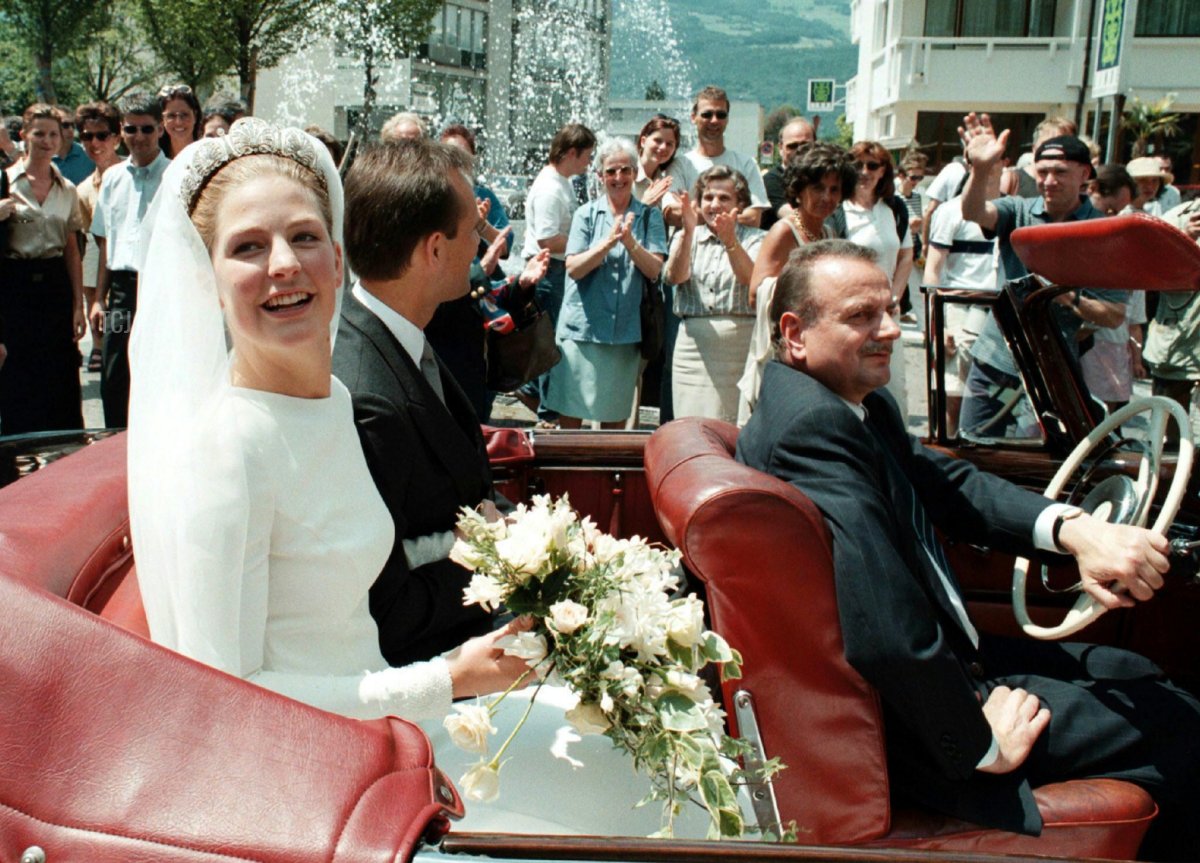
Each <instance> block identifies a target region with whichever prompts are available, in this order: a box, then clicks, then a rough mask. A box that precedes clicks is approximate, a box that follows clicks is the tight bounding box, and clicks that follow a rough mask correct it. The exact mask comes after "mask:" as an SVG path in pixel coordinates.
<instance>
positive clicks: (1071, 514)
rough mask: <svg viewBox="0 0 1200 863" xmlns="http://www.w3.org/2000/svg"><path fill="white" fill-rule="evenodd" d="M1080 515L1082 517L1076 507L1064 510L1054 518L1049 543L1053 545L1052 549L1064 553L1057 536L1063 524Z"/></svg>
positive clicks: (1064, 550) (1081, 513)
mask: <svg viewBox="0 0 1200 863" xmlns="http://www.w3.org/2000/svg"><path fill="white" fill-rule="evenodd" d="M1081 515H1083V510H1081V509H1080V508H1079V507H1077V506H1072V507H1068V508H1067V509H1064V510H1063V511H1062V512H1060V513H1059V514H1058V515H1057V516H1055V518H1054V527H1052V528H1051V529H1050V541H1051V542H1053V543H1054V547H1055V548H1057V549H1058V550H1059V551H1061V552H1063V553H1066V549H1065V548H1063V546H1062V543H1061V542H1059V539H1058V534H1059V532H1060V531H1062V526H1063V523H1064V522H1067V521H1070V520H1071V519H1073V518H1079V516H1081Z"/></svg>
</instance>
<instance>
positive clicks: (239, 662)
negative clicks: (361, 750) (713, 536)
mask: <svg viewBox="0 0 1200 863" xmlns="http://www.w3.org/2000/svg"><path fill="white" fill-rule="evenodd" d="M153 206H154V212H153V213H152V214H151V217H150V218H149V219H147V224H148V225H149V226H150V227H149V229H148V233H147V235H146V237H145V238H144V239H143V248H144V249H146V250H147V252H146V256H145V260H144V262H143V266H142V268H141V278H140V282H139V293H140V294H141V296H140V297H139V309H138V320H137V326H136V327H135V329H134V332H133V335H132V342H131V363H132V370H133V372H132V390H131V398H130V415H129V510H130V520H131V524H132V533H133V544H134V553H135V557H136V560H137V575H138V583H139V586H140V589H141V593H142V598H143V602H144V605H145V609H146V616H147V620H148V622H149V625H150V632H151V636H152V637H153V638H154V640H155V641H157V642H159V643H160V644H163V645H166V646H167V647H170V648H172V649H173V650H176V651H178V652H180V653H183V654H185V655H187V656H190V657H192V658H193V659H196V660H199V661H201V662H204V663H207V664H209V665H212V666H214V667H216V668H219V669H222V670H224V671H226V672H228V673H230V674H234V675H237V676H239V677H242V678H245V679H247V680H250V681H252V682H254V683H257V684H259V685H261V686H264V687H267V688H269V689H273V690H275V691H277V692H280V693H282V694H284V695H287V696H290V697H292V698H295V699H297V700H299V701H303V702H306V703H308V704H311V705H313V706H315V707H319V708H322V709H325V710H329V711H332V712H336V713H341V714H345V715H348V716H354V717H359V718H372V717H378V716H383V715H387V714H397V715H400V716H403V717H405V718H408V719H428V720H430V721H429V722H427V723H425V725H424V727H425V730H426V731H427V732H428V733H429V734H430V736H431V737H432V738H433V740H434V743H435V747H436V750H437V757H438V762H439V764H440V765H441V766H442V767H443V769H446V770H447V771H448V772H449V773H450V774H451V775H452V776H457V775H460V774H459V773H458V772H456V771H457V769H458V768H459V767H465V766H466V761H465V759H464V755H463V754H462V753H459V752H458V751H456V750H455V748H454V747H453V746H452V745H451V744H450V742H449V740H448V737H447V735H446V733H445V731H444V730H443V729H442V727H441V722H440V720H441V718H443V717H444V716H445V715H446V714H447V713H449V712H450V709H451V700H452V698H462V697H466V696H473V695H479V694H483V693H491V692H498V691H502V690H504V689H506V688H507V687H508V686H509V685H510V684H512V683H513V682H514V681H516V680H517V678H518V677H520V675H521V674H522V673H523V672H525V671H526V670H527V667H526V665H525V663H524V662H523V661H522V660H521V659H519V658H516V657H513V656H506V655H504V654H503V652H502V651H500V650H499V649H497V647H496V641H497V640H498V639H499V638H501V637H503V636H505V635H508V634H510V633H512V632H514V631H516V630H518V629H520V628H522V625H521V624H519V623H518V624H510V625H509V626H507V627H505V628H503V629H501V630H498V631H496V632H494V633H491V634H488V635H484V636H480V637H479V638H475V639H472V640H470V641H468V642H466V643H465V644H464V645H462V646H461V647H460V648H458V649H457V650H454V651H451V652H450V653H448V654H446V655H445V656H442V657H437V658H435V659H433V660H431V661H429V662H422V663H415V664H413V665H408V666H405V667H403V668H390V667H388V666H387V663H386V662H385V661H384V659H383V656H382V654H381V653H380V649H379V643H378V631H377V629H376V625H375V623H374V621H373V619H372V618H371V615H370V613H369V610H368V606H367V596H368V589H369V588H370V586H371V584H372V583H373V582H374V580H375V578H376V576H377V575H378V574H379V572H380V570H381V568H382V567H383V564H384V562H385V560H386V559H387V557H388V553H389V551H390V550H391V548H392V544H393V536H394V531H393V525H392V522H391V519H390V517H389V515H388V512H387V509H386V507H385V506H384V504H383V501H382V500H381V499H380V497H379V494H378V492H377V491H376V489H375V485H374V483H373V481H372V479H371V476H370V474H369V473H368V470H367V466H366V462H365V460H364V457H363V454H362V450H361V448H360V444H359V440H358V436H357V434H356V432H355V428H354V423H353V417H352V409H351V402H350V396H349V393H348V392H347V390H346V388H345V387H344V386H343V385H342V384H341V382H339V381H338V380H337V379H336V378H334V377H332V376H331V373H330V367H331V360H330V353H331V351H330V349H331V344H332V326H333V322H334V320H335V319H336V316H337V314H336V313H337V308H338V304H339V293H340V289H341V285H342V253H341V247H340V244H339V242H338V240H339V238H340V236H341V230H342V189H341V183H340V180H339V178H338V175H337V172H336V169H335V168H334V165H333V162H332V160H331V158H330V157H329V155H328V152H327V151H326V150H325V148H324V147H323V146H322V145H320V143H319V142H317V141H316V140H315V139H312V138H310V137H308V136H307V135H305V134H304V133H302V132H300V131H299V130H296V129H277V128H275V127H273V126H271V125H269V124H267V123H265V122H263V121H261V120H256V119H245V120H241V121H239V122H238V123H235V124H234V126H233V128H232V129H231V130H230V132H229V134H227V135H225V136H224V137H221V138H210V139H204V140H202V141H199V142H196V143H194V144H192V145H190V146H188V147H187V148H186V149H184V150H183V152H182V153H180V154H179V156H177V157H176V159H175V160H174V161H173V162H172V163H171V166H170V168H168V170H167V173H166V175H165V176H164V178H163V183H162V187H161V190H160V192H159V194H158V196H157V198H156V200H155V203H154V205H153ZM227 342H228V345H229V346H231V349H230V348H229V347H227ZM550 690H552V688H549V687H544V688H543V690H542V695H541V696H540V697H539V699H538V707H537V709H535V711H534V713H533V714H532V716H531V720H530V723H529V726H530V727H527V728H526V729H525V730H524V731H523V732H522V735H521V737H520V738H519V739H518V744H519V745H520V746H521V749H519V750H517V749H514V750H510V752H512V753H513V755H514V757H513V758H512V763H511V764H510V765H509V766H508V767H506V768H505V774H504V786H505V787H504V789H503V791H502V793H501V797H500V801H499V802H498V803H495V804H477V803H472V804H470V805H469V807H468V809H469V811H468V817H467V822H466V824H465V826H466V827H468V828H470V829H503V830H523V829H524V830H530V831H536V832H589V833H614V834H622V833H624V834H634V835H636V834H642V835H644V834H646V833H649V832H651V831H652V830H654V829H656V828H657V827H658V813H657V811H656V807H644V808H642V809H639V810H634V809H633V806H634V804H636V802H637V801H638V800H639V799H640V798H641V797H642V796H643V795H644V794H645V792H646V790H647V789H648V783H647V782H645V781H644V780H642V779H641V778H640V777H637V776H636V775H635V774H634V772H633V767H632V762H631V760H630V759H629V758H628V757H626V756H624V755H623V754H621V755H618V754H615V753H614V752H613V751H612V748H611V746H610V745H609V744H608V742H607V741H606V740H602V739H601V738H599V737H587V738H584V740H582V741H580V740H578V737H577V736H573V735H572V734H570V733H569V732H568V731H567V730H565V729H563V728H562V726H563V718H562V710H563V708H564V707H569V706H571V705H570V704H569V703H567V702H566V701H565V700H564V699H567V698H568V696H567V695H566V694H565V693H564V692H562V691H557V692H556V691H550ZM520 695H521V694H517V695H516V696H515V697H514V696H510V697H509V698H508V699H506V700H505V701H504V702H503V705H502V709H501V713H500V714H498V715H497V717H496V719H495V722H496V724H497V725H498V726H500V727H501V728H502V729H505V730H507V729H510V728H512V727H513V726H514V725H515V723H516V717H517V715H519V714H520V713H521V712H522V711H523V707H524V705H522V704H521V703H520V702H521V697H520ZM543 702H545V703H543ZM434 720H436V721H434ZM568 743H570V745H571V751H570V756H567V755H566V753H565V752H564V751H563V750H564V748H565V747H566V745H567V744H568ZM552 744H553V750H554V753H555V754H552V753H551V749H552ZM580 762H582V763H583V764H586V765H587V766H586V768H582V769H585V770H586V773H585V774H582V775H581V774H579V773H578V772H577V771H578V770H579V769H581V768H577V767H576V765H578V764H579V763H580ZM581 780H582V783H583V784H582V785H580V784H575V785H574V787H593V788H597V789H604V790H603V793H602V794H599V795H595V796H592V795H560V796H558V797H557V798H553V797H551V794H552V789H553V788H554V787H555V786H556V785H557V786H558V787H560V788H561V787H562V786H561V784H559V783H580V781H581ZM564 798H566V799H564ZM550 800H553V803H552V804H551V805H548V803H549V801H550ZM551 810H553V811H551ZM703 824H704V819H703V818H698V819H697V820H696V821H695V825H696V826H695V827H694V829H692V828H685V832H695V831H702V830H703ZM677 826H679V827H682V826H683V824H682V823H680V822H677ZM699 835H703V834H702V833H700V834H699Z"/></svg>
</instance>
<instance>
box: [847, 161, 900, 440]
mask: <svg viewBox="0 0 1200 863" xmlns="http://www.w3.org/2000/svg"><path fill="white" fill-rule="evenodd" d="M850 155H851V157H852V158H853V159H854V163H855V166H856V167H857V168H858V183H857V184H856V185H855V187H854V194H853V195H852V196H851V197H850V199H849V200H847V201H845V202H843V204H842V211H843V212H844V213H845V214H846V239H847V240H850V242H852V243H857V244H858V245H860V246H866V247H867V248H868V249H874V250H875V255H876V261H878V263H879V266H880V268H881V269H882V270H883V271H884V272H885V273H886V274H887V277H888V279H889V280H891V283H892V296H894V297H895V298H896V302H897V304H899V303H900V302H901V301H902V300H903V299H904V295H905V293H906V292H907V291H908V276H909V274H910V273H911V272H912V268H913V237H912V231H910V230H909V229H908V219H909V217H908V208H907V207H906V206H905V205H904V201H903V200H901V199H900V198H897V197H896V176H895V167H894V166H893V164H892V154H891V153H889V152H888V151H887V149H886V148H885V147H884V146H883V145H882V144H880V143H878V142H876V141H859V142H858V143H857V144H855V145H854V146H853V147H851V148H850ZM896 312H897V315H898V314H899V305H897V308H896ZM888 391H889V392H891V394H892V395H893V396H895V397H896V401H897V402H898V403H899V404H900V413H901V414H902V415H903V416H906V417H907V416H908V407H907V393H906V390H905V381H904V351H902V350H900V345H899V343H897V344H896V347H895V349H894V350H893V351H892V377H891V381H890V382H889V383H888Z"/></svg>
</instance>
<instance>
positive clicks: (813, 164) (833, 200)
mask: <svg viewBox="0 0 1200 863" xmlns="http://www.w3.org/2000/svg"><path fill="white" fill-rule="evenodd" d="M857 180H858V177H857V175H856V174H855V172H854V166H853V164H852V162H851V160H850V156H849V154H847V152H846V151H845V150H844V149H842V148H841V147H839V146H837V145H836V144H828V143H824V142H821V143H815V144H810V145H808V146H807V147H803V148H801V149H800V150H797V151H796V152H795V153H794V154H793V155H792V156H790V157H789V158H788V161H787V165H786V166H785V167H784V171H783V186H784V194H785V195H786V197H787V202H788V204H789V205H790V206H791V208H792V211H791V213H789V214H788V216H787V218H784V219H780V220H779V221H778V222H776V223H775V224H774V225H772V226H771V230H770V231H768V232H767V235H766V237H764V238H763V241H762V249H761V250H760V251H759V253H758V257H757V258H756V259H755V261H754V272H753V273H752V274H751V276H750V294H749V301H750V307H751V308H753V309H756V310H757V315H756V317H757V320H756V321H755V324H754V333H753V336H752V337H751V343H750V353H749V356H747V357H746V358H745V372H744V373H743V375H742V379H741V380H740V381H739V382H738V389H739V390H740V391H741V400H740V403H739V406H738V424H739V425H745V423H746V421H747V420H748V419H750V412H751V411H752V410H753V409H754V405H755V403H756V402H757V401H758V386H759V383H760V382H761V381H762V370H763V368H764V367H765V366H766V364H767V362H768V361H769V360H770V359H771V357H772V356H773V355H774V351H773V349H772V347H771V321H770V316H769V314H768V311H769V310H770V308H771V296H772V294H773V293H774V291H775V278H776V277H777V276H778V275H779V273H780V271H782V270H783V267H784V264H786V263H787V260H788V256H789V255H790V254H791V253H792V251H793V250H795V249H798V248H800V246H804V245H807V244H808V243H811V242H814V241H816V240H824V239H829V238H831V237H833V231H832V229H831V228H829V227H828V226H827V225H826V224H825V220H826V219H828V218H829V217H830V216H832V215H833V214H834V213H835V212H836V211H837V208H838V205H839V204H841V203H842V201H843V200H844V199H846V198H848V197H849V196H850V195H851V194H853V193H854V187H855V183H856V182H857Z"/></svg>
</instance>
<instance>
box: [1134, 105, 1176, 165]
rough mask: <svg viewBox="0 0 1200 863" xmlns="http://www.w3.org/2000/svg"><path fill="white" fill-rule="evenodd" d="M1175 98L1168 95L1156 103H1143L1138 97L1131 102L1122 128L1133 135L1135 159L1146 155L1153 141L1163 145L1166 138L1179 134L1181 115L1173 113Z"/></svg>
mask: <svg viewBox="0 0 1200 863" xmlns="http://www.w3.org/2000/svg"><path fill="white" fill-rule="evenodd" d="M1175 97H1176V94H1175V93H1168V94H1167V95H1166V96H1164V97H1163V98H1161V99H1158V100H1157V101H1154V102H1143V101H1142V100H1141V99H1139V98H1138V97H1137V96H1134V97H1132V98H1131V99H1130V100H1129V104H1128V105H1127V106H1126V108H1125V111H1124V114H1123V115H1122V117H1121V128H1122V129H1124V130H1126V131H1127V132H1131V133H1132V134H1133V158H1137V157H1138V156H1144V155H1146V150H1147V149H1148V145H1149V143H1150V141H1151V139H1154V140H1156V141H1157V142H1158V143H1159V145H1161V144H1162V141H1163V139H1164V138H1174V137H1175V136H1176V135H1178V134H1179V115H1178V114H1173V113H1171V106H1172V105H1173V104H1175ZM1160 149H1161V146H1160Z"/></svg>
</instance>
